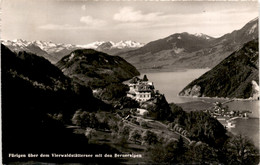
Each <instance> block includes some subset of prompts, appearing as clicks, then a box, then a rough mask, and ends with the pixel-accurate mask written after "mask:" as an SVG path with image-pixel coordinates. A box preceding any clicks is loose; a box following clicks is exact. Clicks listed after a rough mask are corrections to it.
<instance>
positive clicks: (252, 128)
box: [140, 69, 259, 146]
mask: <svg viewBox="0 0 260 165" xmlns="http://www.w3.org/2000/svg"><path fill="white" fill-rule="evenodd" d="M207 71H209V69H188V70H178V71H175V72H155V73H154V72H152V73H142V74H141V76H140V77H141V78H142V77H143V75H147V77H148V79H149V81H152V82H154V86H155V89H157V90H159V91H160V93H162V94H164V95H165V97H166V99H167V101H168V102H169V103H171V102H173V103H185V102H192V101H204V102H210V103H213V102H216V101H219V102H224V101H226V99H217V98H193V97H179V96H178V93H179V92H180V91H181V90H182V89H183V88H184V87H185V86H186V85H188V84H189V83H190V82H191V81H193V80H194V79H196V78H198V77H199V76H201V75H202V74H204V73H206V72H207ZM226 105H228V106H229V109H230V110H249V111H252V113H251V114H249V115H250V117H251V118H250V119H247V120H245V119H237V120H236V127H235V128H232V129H229V131H230V132H232V133H234V134H238V133H241V134H243V135H246V136H248V137H249V138H250V139H251V140H252V141H253V142H254V144H255V145H256V146H259V101H249V100H245V101H241V100H239V101H238V100H236V101H232V102H229V103H227V104H226Z"/></svg>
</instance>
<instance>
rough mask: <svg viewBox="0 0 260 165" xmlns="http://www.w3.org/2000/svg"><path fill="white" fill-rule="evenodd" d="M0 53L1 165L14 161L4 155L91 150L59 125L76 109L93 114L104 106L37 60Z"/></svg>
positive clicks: (5, 50) (6, 51)
mask: <svg viewBox="0 0 260 165" xmlns="http://www.w3.org/2000/svg"><path fill="white" fill-rule="evenodd" d="M1 55H2V57H1V67H2V77H1V83H2V93H1V96H2V122H3V124H2V144H3V153H4V154H3V158H4V164H6V163H7V162H8V161H9V160H8V159H10V160H12V161H17V160H18V159H15V158H13V159H11V158H10V157H8V154H9V153H24V154H27V153H53V152H61V151H62V152H69V153H72V152H81V151H83V149H84V151H85V152H91V151H90V150H91V148H89V149H87V150H86V148H88V147H87V145H88V144H87V141H86V139H84V136H83V139H82V137H81V138H80V137H78V136H76V135H73V134H72V132H71V131H70V130H68V129H65V124H70V123H71V118H72V115H73V114H74V113H75V111H76V110H78V109H79V108H80V109H83V110H85V111H97V110H98V109H101V110H102V109H104V110H108V109H109V107H108V106H107V105H105V104H104V103H103V102H101V101H100V100H98V99H96V98H94V97H93V95H92V92H91V90H90V89H89V88H86V87H83V86H81V85H79V84H76V83H73V82H72V81H71V80H70V79H69V78H68V77H66V76H64V75H63V73H62V72H61V71H60V70H59V69H58V68H57V67H55V66H54V65H52V64H51V63H50V62H49V61H47V60H45V59H44V58H42V57H39V56H36V55H34V54H31V53H26V52H20V53H18V54H16V53H13V52H11V51H10V50H9V49H8V48H7V47H5V46H4V45H1ZM89 147H90V146H89ZM103 149H104V148H103ZM98 152H99V151H98ZM100 152H101V150H100ZM25 160H26V159H23V160H21V161H25ZM30 160H32V159H30ZM44 161H47V160H44ZM49 161H50V160H49Z"/></svg>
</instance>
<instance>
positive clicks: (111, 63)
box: [57, 49, 140, 88]
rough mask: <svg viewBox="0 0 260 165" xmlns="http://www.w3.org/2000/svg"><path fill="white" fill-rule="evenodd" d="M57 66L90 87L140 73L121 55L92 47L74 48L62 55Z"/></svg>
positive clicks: (105, 84)
mask: <svg viewBox="0 0 260 165" xmlns="http://www.w3.org/2000/svg"><path fill="white" fill-rule="evenodd" d="M57 66H58V67H59V68H60V69H61V70H62V72H63V73H64V74H65V75H67V76H69V77H71V78H73V79H74V80H76V81H77V82H80V83H82V84H84V85H87V86H90V87H92V88H99V87H105V86H107V85H109V84H111V83H121V82H123V81H125V80H128V79H130V78H132V77H134V76H137V75H139V74H140V73H139V72H138V71H137V70H136V68H135V67H134V66H132V65H131V64H129V63H128V62H126V61H125V60H124V59H122V58H121V57H118V56H110V55H107V54H105V53H102V52H98V51H95V50H92V49H79V50H75V51H73V52H71V53H70V54H69V55H67V56H65V57H63V58H62V59H61V60H60V61H59V62H58V63H57Z"/></svg>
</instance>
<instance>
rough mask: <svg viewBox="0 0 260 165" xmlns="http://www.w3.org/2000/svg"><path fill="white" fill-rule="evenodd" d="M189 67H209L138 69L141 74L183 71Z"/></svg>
mask: <svg viewBox="0 0 260 165" xmlns="http://www.w3.org/2000/svg"><path fill="white" fill-rule="evenodd" d="M190 69H208V70H210V68H160V69H159V68H158V69H157V68H155V69H152V68H147V69H138V71H139V72H140V73H141V74H143V73H160V72H185V71H187V70H190Z"/></svg>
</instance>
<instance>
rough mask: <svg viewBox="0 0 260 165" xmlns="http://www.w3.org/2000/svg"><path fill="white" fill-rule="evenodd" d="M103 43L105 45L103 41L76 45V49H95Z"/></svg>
mask: <svg viewBox="0 0 260 165" xmlns="http://www.w3.org/2000/svg"><path fill="white" fill-rule="evenodd" d="M103 43H105V41H96V42H92V43H89V44H87V45H77V47H81V48H86V49H97V48H98V47H99V46H100V45H102V44H103Z"/></svg>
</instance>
